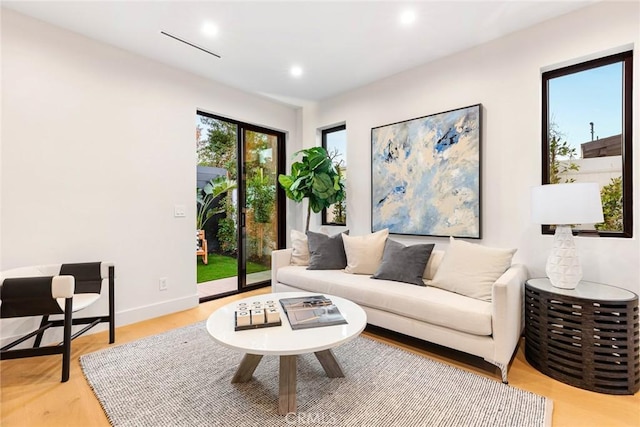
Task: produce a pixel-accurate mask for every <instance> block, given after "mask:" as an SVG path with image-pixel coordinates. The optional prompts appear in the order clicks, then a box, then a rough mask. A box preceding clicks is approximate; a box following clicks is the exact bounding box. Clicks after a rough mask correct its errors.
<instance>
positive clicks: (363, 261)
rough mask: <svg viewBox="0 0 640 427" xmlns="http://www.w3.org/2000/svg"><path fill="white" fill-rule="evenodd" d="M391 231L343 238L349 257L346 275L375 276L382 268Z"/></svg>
mask: <svg viewBox="0 0 640 427" xmlns="http://www.w3.org/2000/svg"><path fill="white" fill-rule="evenodd" d="M388 235H389V229H388V228H385V229H384V230H380V231H376V232H375V233H371V234H367V235H364V236H349V235H347V234H345V235H344V236H342V243H344V252H345V254H346V255H347V267H346V268H345V269H344V271H345V272H346V273H352V274H369V275H371V274H373V273H375V271H376V270H377V269H378V267H379V266H380V262H381V261H382V253H383V252H384V245H385V242H386V240H387V236H388Z"/></svg>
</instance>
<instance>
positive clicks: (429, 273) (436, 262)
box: [422, 249, 444, 280]
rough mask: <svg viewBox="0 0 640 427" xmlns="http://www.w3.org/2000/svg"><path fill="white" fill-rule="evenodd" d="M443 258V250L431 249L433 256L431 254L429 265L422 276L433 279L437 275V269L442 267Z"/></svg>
mask: <svg viewBox="0 0 640 427" xmlns="http://www.w3.org/2000/svg"><path fill="white" fill-rule="evenodd" d="M442 258H444V251H443V250H439V249H434V250H433V251H431V256H429V261H428V262H427V266H426V267H425V269H424V274H423V275H422V277H423V278H425V279H427V280H433V277H434V276H435V275H436V271H438V267H440V263H441V262H442Z"/></svg>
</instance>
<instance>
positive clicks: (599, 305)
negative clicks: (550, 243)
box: [525, 278, 640, 394]
mask: <svg viewBox="0 0 640 427" xmlns="http://www.w3.org/2000/svg"><path fill="white" fill-rule="evenodd" d="M639 340H640V336H639V331H638V296H637V295H636V294H634V293H633V292H631V291H628V290H626V289H622V288H617V287H614V286H609V285H604V284H600V283H594V282H587V281H581V282H580V283H579V284H578V286H577V287H576V288H575V289H561V288H556V287H553V286H552V285H551V282H550V281H549V279H547V278H544V279H529V280H527V282H526V283H525V357H526V358H527V361H528V362H529V363H530V364H531V365H532V366H533V367H534V368H536V369H538V370H539V371H541V372H542V373H544V374H546V375H548V376H550V377H551V378H554V379H557V380H558V381H562V382H564V383H566V384H569V385H572V386H575V387H580V388H583V389H586V390H591V391H596V392H600V393H607V394H634V393H635V392H637V391H638V390H640V361H639V360H638V357H639V355H640V349H639Z"/></svg>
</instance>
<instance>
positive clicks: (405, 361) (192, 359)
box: [80, 322, 551, 427]
mask: <svg viewBox="0 0 640 427" xmlns="http://www.w3.org/2000/svg"><path fill="white" fill-rule="evenodd" d="M334 353H335V355H336V358H337V359H338V361H339V362H340V364H341V366H342V368H343V371H344V373H345V378H335V379H330V378H327V376H326V374H325V373H324V371H323V369H322V367H321V366H320V364H319V362H318V360H317V359H316V358H315V356H314V355H313V354H309V355H303V356H300V357H299V358H298V389H297V390H298V413H297V414H289V415H286V416H282V415H278V414H277V406H278V357H276V356H265V357H264V358H263V359H262V361H261V362H260V364H259V365H258V368H257V369H256V371H255V373H254V376H253V379H252V380H251V381H249V382H248V383H243V384H231V377H232V376H233V374H234V372H235V369H236V368H237V366H238V364H239V363H240V359H241V358H242V355H241V354H239V353H236V352H234V351H232V350H229V349H227V348H224V347H222V346H220V345H218V344H216V343H215V342H214V341H213V340H212V339H211V337H210V336H209V334H208V333H207V331H206V329H205V324H204V322H201V323H196V324H194V325H190V326H187V327H184V328H180V329H175V330H172V331H169V332H165V333H163V334H160V335H155V336H151V337H148V338H144V339H141V340H139V341H135V342H131V343H128V344H123V345H120V346H117V347H111V348H108V349H105V350H102V351H99V352H96V353H91V354H87V355H84V356H82V357H81V358H80V363H81V365H82V370H83V372H84V375H85V377H86V379H87V381H88V382H89V384H90V385H91V387H92V389H93V391H94V393H95V394H96V396H97V398H98V400H99V401H100V403H101V405H102V407H103V408H104V411H105V413H106V415H107V417H108V419H109V421H110V422H111V424H112V425H114V426H154V427H155V426H189V427H190V426H225V427H229V426H261V427H262V426H290V425H305V426H312V425H315V426H319V425H322V426H326V425H334V426H349V427H350V426H384V427H387V426H403V427H405V426H447V427H451V426H465V427H471V426H477V427H480V426H491V427H497V426H505V427H513V426H519V427H528V426H531V427H533V426H536V427H543V426H549V425H550V420H551V401H550V400H548V399H546V398H545V397H542V396H538V395H535V394H533V393H530V392H527V391H523V390H519V389H516V388H514V387H511V386H508V385H505V384H502V383H501V382H499V381H497V380H493V379H490V378H486V377H482V376H479V375H475V374H473V373H470V372H466V371H464V370H461V369H458V368H455V367H452V366H448V365H446V364H443V363H440V362H436V361H434V360H431V359H429V358H427V357H424V356H420V355H416V354H413V353H410V352H408V351H405V350H402V349H399V348H396V347H393V346H390V345H387V344H384V343H380V342H377V341H375V340H372V339H369V338H366V337H362V336H361V337H358V338H356V339H355V340H353V341H351V342H349V343H346V344H343V345H341V346H339V347H337V348H336V349H334Z"/></svg>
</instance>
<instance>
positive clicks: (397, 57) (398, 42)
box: [2, 0, 593, 104]
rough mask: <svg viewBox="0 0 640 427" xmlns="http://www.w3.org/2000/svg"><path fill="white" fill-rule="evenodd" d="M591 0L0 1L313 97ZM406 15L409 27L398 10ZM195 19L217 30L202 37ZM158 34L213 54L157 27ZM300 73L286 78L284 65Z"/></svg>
mask: <svg viewBox="0 0 640 427" xmlns="http://www.w3.org/2000/svg"><path fill="white" fill-rule="evenodd" d="M590 3H593V1H570V0H564V1H419V2H400V1H353V2H346V1H254V2H249V1H4V0H3V1H2V6H3V7H6V8H8V9H13V10H15V11H18V12H20V13H23V14H26V15H30V16H32V17H35V18H38V19H41V20H43V21H46V22H49V23H51V24H54V25H57V26H60V27H64V28H67V29H70V30H72V31H75V32H77V33H80V34H84V35H86V36H88V37H91V38H93V39H96V40H100V41H102V42H105V43H108V44H111V45H114V46H118V47H120V48H122V49H125V50H128V51H131V52H135V53H137V54H140V55H143V56H145V57H148V58H152V59H155V60H157V61H159V62H162V63H165V64H169V65H172V66H174V67H178V68H181V69H184V70H187V71H190V72H192V73H195V74H198V75H200V76H203V77H207V78H210V79H213V80H216V81H219V82H223V83H226V84H228V85H230V86H234V87H237V88H240V89H243V90H246V91H249V92H253V93H259V94H263V95H267V96H270V97H273V98H276V99H281V100H287V101H289V102H292V103H294V104H298V103H299V102H301V101H302V100H321V99H324V98H327V97H330V96H333V95H336V94H339V93H341V92H344V91H347V90H350V89H354V88H356V87H359V86H363V85H365V84H367V83H371V82H373V81H376V80H378V79H381V78H384V77H387V76H390V75H392V74H396V73H398V72H400V71H403V70H407V69H409V68H412V67H415V66H418V65H420V64H424V63H427V62H429V61H433V60H434V59H437V58H440V57H443V56H446V55H450V54H452V53H455V52H459V51H461V50H464V49H467V48H469V47H472V46H474V45H477V44H480V43H483V42H486V41H489V40H492V39H495V38H498V37H501V36H503V35H505V34H508V33H511V32H514V31H517V30H519V29H522V28H526V27H528V26H531V25H534V24H536V23H538V22H541V21H544V20H547V19H550V18H552V17H555V16H558V15H561V14H564V13H567V12H570V11H572V10H575V9H578V8H581V7H584V6H586V5H588V4H590ZM407 9H410V10H413V11H414V12H415V16H416V17H415V21H414V22H413V24H412V25H409V26H402V25H401V24H400V23H399V15H400V14H401V13H402V12H403V11H405V10H407ZM205 22H212V23H215V25H216V26H217V27H218V35H217V36H216V37H208V36H206V35H204V34H203V32H202V31H201V28H202V26H203V24H204V23H205ZM160 31H165V32H168V33H171V34H173V35H176V36H178V37H180V38H182V39H185V40H187V41H189V42H191V43H194V44H196V45H199V46H201V47H203V48H205V49H208V50H210V51H212V52H215V53H217V54H219V55H221V56H222V58H221V59H218V58H216V57H214V56H211V55H209V54H207V53H204V52H202V51H200V50H198V49H195V48H193V47H190V46H187V45H185V44H183V43H180V42H177V41H175V40H173V39H171V38H169V37H166V36H163V35H161V34H160ZM294 64H297V65H299V66H301V67H302V68H303V70H304V73H303V75H302V76H301V77H299V78H294V77H292V76H291V75H290V73H289V70H290V68H291V67H292V66H293V65H294Z"/></svg>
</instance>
